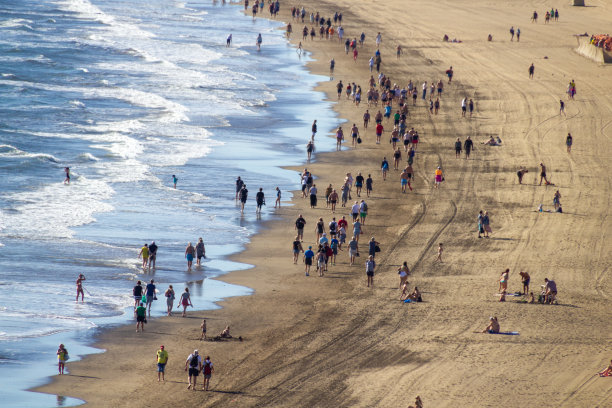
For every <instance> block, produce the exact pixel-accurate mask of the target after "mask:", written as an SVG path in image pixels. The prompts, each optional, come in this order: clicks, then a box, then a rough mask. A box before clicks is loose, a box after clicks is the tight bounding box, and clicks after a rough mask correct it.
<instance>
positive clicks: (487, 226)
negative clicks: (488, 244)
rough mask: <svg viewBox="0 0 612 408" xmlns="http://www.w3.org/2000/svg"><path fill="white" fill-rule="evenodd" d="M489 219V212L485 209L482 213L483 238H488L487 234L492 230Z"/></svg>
mask: <svg viewBox="0 0 612 408" xmlns="http://www.w3.org/2000/svg"><path fill="white" fill-rule="evenodd" d="M490 222H491V221H490V220H489V212H488V211H485V212H484V215H483V216H482V228H483V229H484V237H485V238H489V234H491V233H492V232H493V231H492V230H491V225H490Z"/></svg>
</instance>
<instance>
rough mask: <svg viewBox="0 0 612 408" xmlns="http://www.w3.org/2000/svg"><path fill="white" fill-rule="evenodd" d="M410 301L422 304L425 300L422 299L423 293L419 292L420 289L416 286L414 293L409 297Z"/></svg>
mask: <svg viewBox="0 0 612 408" xmlns="http://www.w3.org/2000/svg"><path fill="white" fill-rule="evenodd" d="M408 299H411V300H412V301H414V302H422V301H423V298H422V297H421V292H420V291H419V288H417V287H416V286H415V287H414V290H413V291H412V293H411V294H410V295H408Z"/></svg>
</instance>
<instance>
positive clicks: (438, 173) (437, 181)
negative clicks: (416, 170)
mask: <svg viewBox="0 0 612 408" xmlns="http://www.w3.org/2000/svg"><path fill="white" fill-rule="evenodd" d="M443 181H444V175H443V174H442V169H441V168H440V166H438V168H437V169H436V171H435V180H434V187H435V188H439V187H440V183H442V182H443Z"/></svg>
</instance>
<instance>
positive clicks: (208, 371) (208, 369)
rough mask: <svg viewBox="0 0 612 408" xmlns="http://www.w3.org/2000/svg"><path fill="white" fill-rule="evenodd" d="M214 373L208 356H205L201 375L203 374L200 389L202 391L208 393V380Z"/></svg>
mask: <svg viewBox="0 0 612 408" xmlns="http://www.w3.org/2000/svg"><path fill="white" fill-rule="evenodd" d="M214 372H215V368H214V367H213V363H212V361H210V356H206V358H205V359H204V364H203V366H202V374H204V384H203V385H202V388H203V389H204V391H208V385H209V384H210V378H211V377H212V374H213V373H214Z"/></svg>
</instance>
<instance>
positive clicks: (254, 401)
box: [36, 0, 612, 407]
mask: <svg viewBox="0 0 612 408" xmlns="http://www.w3.org/2000/svg"><path fill="white" fill-rule="evenodd" d="M568 3H569V2H563V3H562V4H558V5H556V7H558V10H559V13H560V18H559V21H558V22H554V21H553V22H551V23H550V24H545V23H544V13H545V12H546V9H547V8H549V7H550V4H549V3H547V2H542V1H525V0H519V1H514V2H510V3H503V2H496V3H491V2H487V1H483V0H476V1H472V2H467V1H464V0H461V1H453V2H451V1H441V2H435V3H432V2H427V1H423V0H416V1H414V2H410V5H409V6H408V5H407V4H406V2H403V1H400V0H390V1H386V2H381V1H374V2H372V1H358V2H355V1H348V0H341V1H334V2H331V1H324V0H314V1H312V2H309V4H308V8H307V12H308V14H309V13H310V11H315V12H316V11H319V12H320V13H321V15H322V16H325V17H332V16H333V13H334V12H335V11H339V12H342V13H343V21H342V26H343V27H344V30H345V37H351V38H353V37H357V38H358V37H359V34H360V33H361V32H362V31H364V32H365V33H366V36H367V37H366V41H365V44H364V46H363V47H360V48H358V50H359V56H358V58H357V62H354V61H353V57H352V55H350V54H349V55H346V54H345V52H344V45H343V44H342V43H340V42H339V41H338V39H337V38H336V39H335V40H325V39H323V40H321V39H319V38H318V35H317V37H316V40H315V41H311V40H310V39H308V40H307V41H304V42H303V47H304V49H305V50H306V51H308V52H312V56H313V58H314V59H315V60H316V61H315V62H312V63H310V64H309V68H310V69H311V70H312V71H313V72H314V73H317V74H321V75H326V76H327V75H328V74H329V61H330V59H331V58H334V59H335V61H336V67H335V74H334V78H333V80H330V81H326V82H322V83H321V84H320V86H319V88H318V89H319V90H322V91H324V92H326V93H327V95H328V97H329V98H330V99H331V100H335V99H336V84H337V82H338V81H339V80H342V81H343V82H344V83H345V84H346V83H348V82H349V81H350V82H355V83H357V84H359V85H361V87H362V89H363V90H364V94H365V92H366V91H367V88H368V87H367V83H368V79H369V77H370V75H374V76H375V78H376V70H374V72H373V73H372V74H371V73H370V71H369V69H368V64H367V61H368V59H369V57H370V56H372V55H374V52H375V51H376V44H375V37H376V33H377V32H381V35H382V43H381V46H380V51H381V55H382V61H383V62H382V66H381V71H382V72H384V73H385V74H386V75H388V76H389V77H390V79H391V82H392V83H397V84H398V85H399V86H400V87H403V86H405V85H406V84H407V83H408V81H409V80H412V82H413V83H414V84H415V85H416V87H417V90H418V91H419V95H418V98H417V102H416V106H414V107H413V106H412V103H411V102H410V103H409V104H408V105H409V114H410V115H409V117H408V120H407V124H408V128H410V127H414V128H415V129H416V130H418V131H419V134H420V136H421V139H420V143H419V147H418V150H417V155H416V158H415V161H414V164H413V167H414V172H415V179H414V181H413V183H412V187H413V188H414V191H413V192H408V193H406V194H402V193H401V190H400V188H401V187H400V171H395V170H393V169H392V166H391V170H390V172H389V174H388V177H387V180H386V181H383V180H382V176H381V172H380V163H381V160H382V158H383V157H384V156H386V157H387V158H388V159H389V160H390V161H391V158H392V155H393V151H392V148H391V145H390V144H389V143H388V140H389V130H390V129H392V127H393V121H392V120H391V121H387V120H385V121H384V122H383V125H384V126H385V131H386V132H385V133H384V135H383V137H382V143H381V144H379V145H377V144H375V142H374V140H375V136H374V130H373V129H374V123H373V117H374V114H375V113H376V111H377V110H378V109H382V108H381V106H380V105H379V106H378V107H374V106H372V107H370V108H368V107H367V103H366V98H365V95H364V97H363V101H362V104H361V105H360V106H358V107H357V106H355V105H354V104H353V102H352V101H349V100H347V99H346V97H345V96H344V95H343V96H342V98H341V100H340V101H338V103H337V104H336V105H335V109H336V110H337V112H338V114H339V117H340V118H341V119H342V120H346V121H347V122H346V123H343V124H342V126H343V128H344V129H345V135H346V136H347V142H346V143H345V144H346V145H347V146H349V145H350V141H349V140H348V139H350V136H349V132H348V130H349V129H350V127H351V124H352V123H356V124H357V125H358V126H359V129H360V132H361V135H362V136H361V137H362V138H363V143H362V144H360V145H359V146H358V147H357V148H356V149H351V148H349V149H346V150H343V151H340V152H333V153H324V154H318V153H317V154H316V157H315V160H314V162H313V163H310V164H305V165H304V166H303V167H307V168H308V169H309V170H311V171H312V172H313V174H314V175H315V176H316V177H317V179H316V181H315V182H316V184H317V185H318V186H319V205H318V207H317V208H315V209H311V208H309V203H308V201H307V200H306V199H301V198H297V197H299V195H297V194H296V199H295V200H294V202H293V204H294V205H293V206H292V207H283V208H282V209H280V210H278V211H277V214H278V215H279V216H280V219H279V220H277V221H272V222H269V223H268V224H266V225H265V229H264V230H263V232H261V233H260V234H258V235H257V236H255V237H254V238H253V240H252V242H251V243H250V244H249V245H248V248H247V249H246V251H244V252H243V253H241V254H239V255H237V256H236V257H235V259H236V260H239V261H240V262H244V263H248V264H253V265H255V266H256V267H255V268H254V269H250V270H245V271H237V272H233V273H231V274H229V275H227V276H225V277H224V279H223V280H224V281H227V282H230V283H235V284H240V285H244V286H248V287H250V288H253V289H254V290H255V294H254V295H252V296H247V297H239V298H232V299H229V300H227V301H224V302H222V304H221V305H222V306H223V308H222V309H220V310H216V311H207V312H189V315H188V317H187V318H180V317H177V316H175V317H169V318H160V319H155V320H152V321H150V322H149V324H148V325H147V327H146V332H145V333H144V334H137V333H135V331H134V326H133V325H130V326H125V327H119V328H116V329H112V330H109V331H107V332H105V333H103V334H102V335H101V337H100V339H99V343H98V345H97V346H98V347H100V348H103V349H105V350H106V352H105V353H102V354H96V355H91V356H88V357H86V358H85V359H84V360H82V361H80V362H75V363H69V364H68V368H69V371H70V375H66V376H62V377H56V378H54V379H53V381H52V382H51V383H50V384H48V385H46V386H43V387H40V388H38V389H36V391H41V392H47V393H53V394H57V395H65V396H73V397H77V398H81V399H83V400H85V401H87V403H88V406H93V407H111V406H112V407H124V406H133V405H134V404H137V405H139V406H144V407H153V406H156V407H157V406H187V405H191V404H201V405H204V406H228V405H229V406H236V407H255V406H261V407H264V406H265V407H269V406H278V407H296V406H297V407H313V406H316V407H340V406H341V407H397V406H409V405H410V404H412V403H413V401H414V398H415V397H416V396H417V395H420V396H421V398H422V399H423V402H424V405H425V406H426V407H454V406H461V407H493V406H500V405H502V404H503V405H504V406H509V407H519V406H523V405H525V404H529V405H537V406H542V407H606V406H610V405H612V380H611V379H610V378H600V377H598V376H597V375H596V373H597V372H598V371H601V370H602V369H603V368H605V367H606V366H607V364H608V363H609V361H610V359H611V358H612V353H611V349H610V344H612V343H611V342H612V329H611V323H612V318H611V314H610V307H609V302H610V293H611V292H610V290H611V286H610V275H609V274H610V270H611V266H612V255H611V249H612V245H611V244H610V239H611V238H612V236H611V235H612V222H611V219H610V208H611V206H610V201H611V199H612V197H611V186H612V177H611V176H610V173H611V172H610V168H611V166H610V163H609V157H610V156H611V155H612V148H611V147H610V146H611V145H610V143H609V138H610V136H611V135H612V117H611V115H610V114H611V112H612V110H611V108H610V107H611V106H612V81H611V80H610V67H606V66H602V65H599V64H596V63H595V62H592V61H590V60H588V59H586V58H584V57H582V56H580V55H578V54H577V53H576V52H575V51H574V48H576V45H577V44H576V40H575V38H574V37H573V35H574V34H577V33H584V32H585V31H586V32H588V33H589V34H592V33H595V34H598V33H605V32H606V30H607V29H609V19H607V18H606V17H607V16H610V15H611V13H612V6H611V5H610V4H608V3H606V2H603V1H593V2H591V1H589V2H588V5H589V6H591V7H571V6H569V5H568ZM291 6H292V5H291V4H288V3H287V4H285V3H284V2H281V13H280V15H279V18H281V19H283V20H285V21H291V15H290V14H289V13H290V8H291ZM533 10H537V11H538V13H539V14H540V19H539V21H538V22H537V23H532V22H531V21H530V17H531V14H532V13H533ZM264 15H265V16H267V15H269V14H268V13H267V12H264ZM307 20H308V17H306V20H305V21H307ZM291 24H292V26H293V36H292V42H294V43H296V44H297V42H299V40H301V35H300V33H301V29H302V27H303V26H304V24H302V23H300V22H298V21H291ZM307 25H308V26H309V27H310V26H311V24H310V23H309V22H307ZM511 26H514V28H515V29H516V28H520V29H521V38H520V42H517V41H516V39H515V41H510V34H509V32H508V30H509V29H510V27H511ZM444 34H447V35H448V36H449V38H450V39H451V40H452V39H454V38H456V39H458V40H461V41H462V42H461V43H451V42H448V43H447V42H443V41H442V37H443V35H444ZM488 34H491V35H492V36H493V41H491V42H489V41H487V35H488ZM398 44H400V45H401V46H402V48H403V54H402V55H401V56H400V58H399V59H398V58H396V48H397V45H398ZM262 52H265V42H264V47H263V48H262ZM531 63H533V64H534V66H535V75H534V78H533V79H530V78H529V76H528V67H529V65H530V64H531ZM449 66H452V67H453V70H454V76H453V80H452V83H451V84H448V83H447V80H446V78H445V71H446V70H447V69H448V68H449ZM440 79H442V80H443V81H444V92H443V95H442V97H441V108H440V113H439V114H438V115H432V114H430V113H429V110H428V106H427V105H426V103H425V101H423V100H422V99H421V94H420V90H421V84H422V83H423V82H424V81H427V82H428V83H431V82H432V81H433V82H436V83H437V82H438V80H440ZM571 80H575V81H576V87H577V95H576V97H575V99H574V100H569V99H568V98H567V95H566V94H565V91H566V88H567V85H568V83H569V82H570V81H571ZM428 94H429V92H428ZM464 97H467V98H472V99H473V100H474V103H475V111H474V114H473V116H472V117H471V118H463V117H462V115H461V100H462V99H463V98H464ZM559 100H563V101H564V102H565V112H566V115H562V114H561V115H560V113H559ZM394 106H396V105H394ZM366 109H370V112H371V113H372V121H371V123H370V126H369V128H368V130H367V132H366V131H365V130H364V129H363V119H362V117H363V113H364V112H365V110H366ZM394 110H395V109H394ZM313 119H316V118H313ZM568 132H571V134H572V135H573V137H574V144H573V146H572V151H571V153H568V152H567V151H566V146H565V137H566V135H567V133H568ZM309 134H310V133H309V129H304V145H305V144H306V143H307V141H308V137H309ZM490 135H493V136H495V137H497V136H499V137H500V138H501V140H502V145H501V146H485V145H482V144H481V143H480V142H482V141H484V140H486V139H488V137H489V136H490ZM467 136H471V138H472V139H473V140H474V142H475V149H474V151H473V152H472V155H471V157H470V159H469V160H466V159H465V156H464V155H462V157H461V158H456V157H455V151H454V142H455V140H456V139H457V137H459V138H460V139H461V140H462V141H464V140H465V139H466V137H467ZM323 137H326V135H322V134H321V133H319V134H317V136H316V138H317V139H320V138H323ZM304 159H305V157H304ZM405 160H406V157H405V155H404V156H403V157H402V163H404V164H405ZM541 162H542V163H544V164H545V165H546V167H547V175H548V177H549V180H551V181H552V183H554V185H549V186H546V185H541V186H540V185H538V183H539V167H538V165H539V163H541ZM438 166H440V167H442V169H443V171H444V177H445V181H444V182H443V183H442V184H441V187H440V188H439V189H434V188H433V179H434V171H435V170H436V168H437V167H438ZM519 166H525V167H526V168H527V169H528V170H529V172H528V173H527V174H526V175H525V177H524V179H523V183H522V185H519V184H518V181H517V176H516V171H517V170H518V168H519ZM303 167H302V168H296V169H295V170H296V171H301V170H302V169H303ZM347 172H351V173H352V174H353V175H356V174H357V173H358V172H361V173H363V174H364V176H367V174H368V173H370V174H371V175H372V178H373V180H374V183H373V184H374V186H373V193H372V197H370V198H369V199H367V198H366V200H367V202H368V206H369V214H368V218H367V223H366V224H365V225H364V228H363V229H364V231H363V234H362V236H361V239H360V244H361V245H363V246H361V257H359V258H357V259H358V262H357V264H356V265H354V266H350V265H349V264H348V254H347V251H346V249H345V250H343V251H340V253H339V255H338V262H337V263H336V265H333V266H330V268H329V271H328V272H327V273H326V275H325V277H323V278H319V277H318V276H315V275H316V273H311V276H310V277H305V276H304V265H303V264H302V263H301V255H300V262H299V263H298V264H297V265H293V264H292V262H291V255H292V254H291V242H292V241H293V239H294V237H295V230H294V221H295V219H296V217H297V215H298V214H300V213H301V214H303V215H304V217H305V219H306V221H307V225H306V228H305V234H304V243H303V245H305V247H307V246H308V245H315V240H316V236H315V232H314V229H315V228H314V227H315V224H316V221H317V220H318V218H319V217H322V218H323V219H324V221H325V224H326V225H327V223H328V222H329V221H331V217H332V216H335V217H337V218H340V217H341V216H342V215H345V216H347V219H350V214H349V212H350V207H346V208H340V207H339V208H338V211H337V212H336V214H333V215H332V214H331V211H330V210H329V209H328V208H325V199H324V194H323V191H324V188H325V186H327V185H329V184H332V185H333V186H334V187H335V188H337V189H339V188H340V186H341V184H342V183H343V179H344V175H345V174H346V173H347ZM297 177H298V176H297V174H296V179H297ZM557 189H558V190H559V191H560V193H561V195H562V198H561V203H562V205H563V206H562V208H563V213H562V214H559V213H554V212H547V211H546V210H552V209H553V205H552V200H553V194H554V193H555V191H556V190H557ZM267 195H268V196H269V197H272V192H267ZM362 195H363V194H362ZM356 198H357V197H355V193H354V192H353V199H356ZM362 198H365V197H362ZM269 200H270V201H271V199H269ZM540 204H543V208H544V210H545V211H544V212H538V211H537V209H538V206H539V205H540ZM268 206H270V204H269V205H268ZM480 210H484V211H488V213H489V214H490V216H491V227H492V230H493V232H492V235H491V238H489V239H485V238H483V239H478V232H477V228H476V222H477V221H476V220H477V215H478V212H479V211H480ZM370 237H375V238H376V240H377V241H378V242H380V247H381V249H382V251H381V252H380V253H379V254H378V255H377V256H376V263H377V267H376V274H375V277H374V288H368V287H366V276H365V268H364V261H365V255H366V254H367V249H365V248H364V246H365V244H366V242H367V240H368V239H369V238H370ZM440 242H441V243H443V244H444V248H445V250H444V252H443V255H442V260H443V262H438V261H436V257H437V248H438V244H439V243H440ZM404 261H406V262H407V264H408V266H409V267H410V269H411V272H412V274H411V276H410V277H409V278H408V280H409V282H410V284H411V286H418V287H419V289H420V290H421V291H422V293H423V300H424V302H423V303H408V304H406V303H403V302H400V301H399V296H400V291H399V289H398V283H399V278H398V275H397V268H398V267H399V266H400V265H401V264H402V263H403V262H404ZM506 268H509V269H510V275H509V284H508V290H509V292H512V293H514V292H516V291H519V290H521V289H522V285H521V279H520V276H519V275H518V273H519V271H528V272H529V274H530V275H531V291H533V292H534V293H535V294H536V297H537V295H538V293H539V291H540V285H543V284H544V278H549V279H553V280H554V281H555V282H556V283H557V287H558V290H559V294H558V305H540V304H527V303H522V302H520V300H522V299H523V298H522V297H508V299H507V301H506V302H499V301H498V300H499V297H498V296H496V293H497V292H498V285H499V284H498V282H499V277H500V274H501V273H502V271H503V270H505V269H506ZM490 316H497V317H498V319H499V321H500V324H501V330H502V331H517V332H520V335H517V336H503V335H489V334H482V333H476V332H480V331H482V330H483V329H484V328H485V326H486V325H487V324H488V321H489V317H490ZM202 318H206V319H207V322H208V332H209V335H215V334H217V333H218V332H220V331H221V330H222V329H223V327H225V325H226V324H229V325H231V327H232V334H233V335H234V336H235V337H237V336H242V337H243V339H244V341H242V342H240V341H238V340H236V339H232V340H226V341H217V342H213V341H200V340H199V337H200V331H199V327H200V322H201V319H202ZM161 344H163V345H165V348H166V350H167V351H168V353H169V363H168V366H167V369H166V382H165V383H158V381H157V374H156V365H155V362H156V361H155V360H154V358H155V352H156V350H158V348H159V346H160V345H161ZM194 349H199V350H200V354H202V355H210V356H211V358H212V361H213V363H214V367H215V373H214V375H213V377H212V380H211V391H209V392H204V391H200V390H199V389H198V391H197V392H192V391H188V390H187V389H186V387H187V383H186V380H187V375H186V373H185V371H184V367H185V359H186V358H187V356H188V355H189V354H190V353H191V352H192V351H193V350H194ZM199 381H200V382H199V384H201V377H200V378H199Z"/></svg>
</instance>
